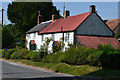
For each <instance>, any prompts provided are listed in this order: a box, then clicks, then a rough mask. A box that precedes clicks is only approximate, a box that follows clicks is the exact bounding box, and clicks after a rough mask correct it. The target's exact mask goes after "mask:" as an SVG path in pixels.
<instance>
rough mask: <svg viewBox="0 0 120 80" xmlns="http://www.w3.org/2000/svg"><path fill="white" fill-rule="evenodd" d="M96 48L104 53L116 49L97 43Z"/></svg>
mask: <svg viewBox="0 0 120 80" xmlns="http://www.w3.org/2000/svg"><path fill="white" fill-rule="evenodd" d="M98 50H100V51H102V52H103V53H105V54H109V53H111V52H115V51H117V49H114V48H113V47H112V46H111V45H98Z"/></svg>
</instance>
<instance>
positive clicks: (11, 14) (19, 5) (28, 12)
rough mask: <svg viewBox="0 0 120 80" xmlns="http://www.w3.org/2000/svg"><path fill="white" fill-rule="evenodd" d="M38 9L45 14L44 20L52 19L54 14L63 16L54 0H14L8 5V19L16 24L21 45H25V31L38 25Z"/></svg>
mask: <svg viewBox="0 0 120 80" xmlns="http://www.w3.org/2000/svg"><path fill="white" fill-rule="evenodd" d="M38 11H40V14H41V15H42V16H43V21H48V20H51V18H52V14H56V15H58V18H61V16H60V14H59V10H57V9H56V7H55V6H53V3H52V2H12V3H10V4H9V5H8V9H7V15H8V19H9V20H10V21H11V22H12V23H14V24H15V26H16V28H17V30H18V32H19V34H18V37H19V42H20V43H19V46H21V47H23V46H24V45H25V44H24V42H25V32H27V31H28V30H30V29H31V28H32V27H34V26H35V25H37V16H38Z"/></svg>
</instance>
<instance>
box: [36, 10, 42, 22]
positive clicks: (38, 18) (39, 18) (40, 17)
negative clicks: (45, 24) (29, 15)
mask: <svg viewBox="0 0 120 80" xmlns="http://www.w3.org/2000/svg"><path fill="white" fill-rule="evenodd" d="M41 22H42V15H40V11H38V16H37V24H40V23H41Z"/></svg>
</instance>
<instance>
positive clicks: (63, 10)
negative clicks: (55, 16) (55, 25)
mask: <svg viewBox="0 0 120 80" xmlns="http://www.w3.org/2000/svg"><path fill="white" fill-rule="evenodd" d="M64 12H65V0H64V6H63V17H64Z"/></svg>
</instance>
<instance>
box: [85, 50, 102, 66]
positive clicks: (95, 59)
mask: <svg viewBox="0 0 120 80" xmlns="http://www.w3.org/2000/svg"><path fill="white" fill-rule="evenodd" d="M101 54H102V51H98V50H94V51H93V53H90V54H89V55H88V57H87V61H88V64H89V65H91V66H101V63H100V56H101Z"/></svg>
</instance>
